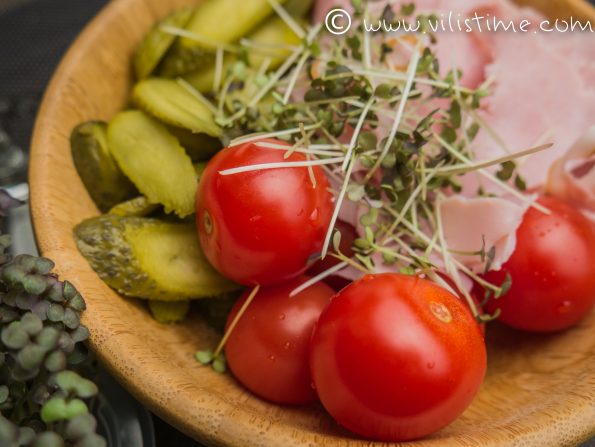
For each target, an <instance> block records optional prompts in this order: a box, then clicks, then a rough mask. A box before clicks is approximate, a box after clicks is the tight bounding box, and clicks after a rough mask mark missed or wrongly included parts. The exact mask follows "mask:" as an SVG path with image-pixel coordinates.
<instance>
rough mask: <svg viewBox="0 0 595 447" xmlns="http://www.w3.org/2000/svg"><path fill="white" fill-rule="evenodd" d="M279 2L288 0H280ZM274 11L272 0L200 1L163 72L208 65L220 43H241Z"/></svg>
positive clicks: (180, 72) (182, 71) (179, 72)
mask: <svg viewBox="0 0 595 447" xmlns="http://www.w3.org/2000/svg"><path fill="white" fill-rule="evenodd" d="M277 1H278V3H279V4H283V3H285V1H286V0H277ZM272 13H273V8H272V7H271V4H270V3H269V1H268V0H244V1H238V0H206V1H205V2H203V3H201V4H200V7H198V8H197V10H196V13H195V14H194V15H193V16H192V19H190V21H189V22H188V24H187V25H186V31H188V32H190V33H193V34H194V35H195V36H196V37H195V38H190V37H182V38H180V39H179V40H178V42H177V43H176V45H174V47H173V48H172V51H171V53H170V54H169V55H168V56H167V57H166V58H165V60H164V64H163V69H162V72H161V74H162V75H164V76H180V75H183V74H185V73H188V72H191V71H196V70H199V69H201V68H202V67H205V66H207V65H208V64H209V63H212V62H213V60H214V52H215V50H216V49H217V47H218V46H219V45H222V44H230V43H234V42H237V41H238V40H240V39H241V38H242V37H244V36H246V35H247V34H248V33H249V32H250V31H252V30H253V29H254V28H256V27H257V26H258V25H259V24H260V23H261V22H263V21H264V20H265V19H266V18H267V17H268V16H270V15H271V14H272Z"/></svg>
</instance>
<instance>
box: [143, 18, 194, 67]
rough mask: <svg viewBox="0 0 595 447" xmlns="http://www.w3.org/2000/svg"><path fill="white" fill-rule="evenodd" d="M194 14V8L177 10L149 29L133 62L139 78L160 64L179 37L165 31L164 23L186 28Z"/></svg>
mask: <svg viewBox="0 0 595 447" xmlns="http://www.w3.org/2000/svg"><path fill="white" fill-rule="evenodd" d="M192 14H194V9H193V8H186V9H181V10H179V11H175V12H174V13H172V14H171V15H169V16H168V17H166V18H165V19H163V20H161V21H159V22H157V23H156V24H155V26H153V28H152V29H151V31H149V32H148V33H147V34H146V36H145V38H144V39H143V41H142V42H141V43H140V45H139V46H138V47H137V49H136V52H135V53H134V57H133V60H132V63H133V65H134V72H135V74H136V78H137V79H143V78H146V77H147V76H149V75H151V73H153V71H154V70H155V69H156V68H157V66H158V65H159V62H160V61H161V59H163V57H164V56H165V54H166V53H167V50H169V49H170V47H171V46H172V45H173V44H174V42H175V41H176V39H177V37H176V36H175V35H173V34H171V33H167V32H164V31H163V30H162V29H161V27H162V26H163V25H169V26H174V27H176V28H184V27H185V26H186V25H187V24H188V22H189V21H190V19H191V18H192Z"/></svg>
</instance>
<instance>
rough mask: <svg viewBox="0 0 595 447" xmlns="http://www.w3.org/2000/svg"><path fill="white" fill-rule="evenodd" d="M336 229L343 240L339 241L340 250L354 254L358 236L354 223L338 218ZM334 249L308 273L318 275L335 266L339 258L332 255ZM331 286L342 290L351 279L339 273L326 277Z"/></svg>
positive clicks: (325, 280)
mask: <svg viewBox="0 0 595 447" xmlns="http://www.w3.org/2000/svg"><path fill="white" fill-rule="evenodd" d="M335 229H336V230H339V231H340V232H341V242H340V243H339V250H340V251H341V253H342V254H344V255H345V256H347V257H349V258H350V257H351V256H353V248H352V246H353V241H354V240H355V239H356V238H357V233H356V232H355V228H353V225H350V224H348V223H347V222H343V221H342V220H337V222H336V223H335ZM331 253H332V251H330V252H329V254H328V255H327V256H326V257H325V258H324V259H320V260H318V261H316V262H315V263H314V265H312V267H310V269H309V270H308V275H311V276H316V275H318V274H319V273H322V272H324V271H326V270H328V269H330V268H331V267H334V266H335V265H337V264H338V263H339V262H341V261H340V260H339V259H337V258H335V257H334V256H331ZM324 282H326V283H327V284H328V285H329V286H331V287H332V288H333V289H335V290H336V291H339V290H341V289H342V288H343V287H345V286H346V285H348V284H349V283H350V282H351V281H349V280H348V279H345V278H342V277H340V276H337V275H331V276H327V277H326V278H325V279H324Z"/></svg>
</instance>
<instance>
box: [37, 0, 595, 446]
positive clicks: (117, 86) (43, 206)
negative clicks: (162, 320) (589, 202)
mask: <svg viewBox="0 0 595 447" xmlns="http://www.w3.org/2000/svg"><path fill="white" fill-rule="evenodd" d="M568 1H569V2H570V3H569V4H572V5H577V4H579V3H578V2H577V1H576V0H568ZM189 3H192V1H191V0H167V1H165V0H117V1H113V2H111V3H110V4H109V5H108V6H107V7H106V8H105V9H104V10H103V12H101V14H99V15H98V16H97V18H95V20H93V22H92V23H91V24H90V25H89V26H88V27H87V28H86V29H85V30H84V32H83V33H82V34H81V36H80V37H79V38H78V40H77V41H76V42H75V44H74V45H73V46H72V48H71V49H70V51H69V52H68V54H67V55H66V57H65V58H64V60H63V61H62V63H61V65H60V67H59V68H58V70H57V72H56V74H55V75H54V78H53V80H52V82H51V84H50V86H49V88H48V91H47V93H46V95H45V99H44V102H43V105H42V107H41V110H40V112H39V116H38V119H37V125H36V128H35V134H34V139H33V146H32V152H31V171H30V183H31V207H32V213H33V219H34V225H35V231H36V235H37V240H38V243H39V247H40V249H41V252H42V253H43V255H44V256H47V257H49V258H52V259H53V260H54V261H55V262H56V270H57V272H58V273H59V274H60V275H62V276H63V277H65V278H68V279H69V280H70V281H72V282H73V283H74V284H75V285H76V286H77V287H78V289H79V290H80V291H81V292H82V294H83V295H84V296H85V299H86V300H87V305H88V309H87V311H86V312H85V314H84V323H85V324H86V325H87V326H88V327H89V329H90V331H91V339H90V344H91V348H92V349H93V350H94V351H95V352H96V354H97V356H98V357H99V359H100V360H101V362H102V363H103V364H104V365H105V366H106V367H107V368H108V369H109V370H110V372H111V373H113V374H114V375H115V377H116V378H117V379H118V380H119V381H120V382H121V383H122V384H124V386H125V387H126V388H127V389H128V390H129V391H130V392H131V393H132V394H134V396H136V397H137V398H138V399H139V400H141V401H142V402H143V403H144V404H146V405H147V406H148V407H149V408H150V409H151V410H152V411H154V412H155V413H157V414H158V415H159V416H160V417H162V418H164V419H165V420H166V421H168V422H170V423H171V424H173V425H174V426H176V427H177V428H179V429H180V430H182V431H183V432H185V433H187V434H189V435H190V436H192V437H194V438H195V439H197V440H200V441H203V442H205V443H207V444H215V445H229V446H241V447H249V446H284V447H285V446H292V445H300V446H317V445H326V446H344V447H347V446H368V445H371V443H369V442H367V441H362V440H359V439H357V438H355V437H354V436H352V435H351V434H349V433H347V432H346V431H344V430H342V429H341V428H340V427H338V426H337V425H336V424H335V423H334V422H333V421H332V420H331V418H330V417H329V416H328V415H326V414H325V412H324V411H323V409H322V407H321V406H320V405H312V406H308V407H301V408H285V407H280V406H276V405H271V404H268V403H266V402H264V401H262V400H259V399H257V398H255V397H254V396H252V395H250V394H249V393H247V392H246V391H245V390H244V389H243V388H242V387H240V386H238V384H237V383H236V382H235V381H234V380H233V378H232V377H231V376H230V375H221V374H217V373H215V372H213V371H212V370H211V369H210V368H206V367H202V366H201V365H199V364H198V363H197V362H196V361H195V360H194V353H195V352H196V351H197V350H198V349H204V348H206V347H212V346H213V345H214V343H215V342H216V341H217V338H218V337H217V334H215V333H214V332H213V331H212V330H211V329H210V328H209V327H207V326H206V325H205V324H204V323H203V322H202V321H201V319H200V317H199V316H192V317H191V318H190V319H189V320H188V321H186V322H185V323H184V324H182V325H177V326H171V327H170V326H163V325H160V324H158V323H156V322H155V321H154V320H153V319H152V318H151V317H150V316H149V314H148V313H147V311H146V310H145V308H144V307H143V306H141V305H140V304H139V303H137V302H136V301H134V300H129V299H123V298H122V297H120V296H118V295H117V294H116V293H115V292H114V291H112V290H111V289H110V288H109V287H107V286H106V285H105V284H104V283H103V282H102V281H101V280H100V279H99V278H98V277H97V275H96V274H95V273H94V272H93V271H92V270H91V268H90V267H89V265H88V264H87V262H86V261H85V259H84V258H83V257H82V256H81V255H80V254H79V252H78V250H77V248H76V246H75V243H74V240H73V236H72V228H73V227H74V225H75V224H77V223H79V222H80V221H82V220H83V219H86V218H88V217H92V216H95V215H97V214H98V211H97V209H96V207H95V206H94V204H93V202H92V201H91V199H90V198H89V195H88V194H87V192H86V191H85V188H84V186H83V184H82V183H81V181H80V179H79V177H78V176H77V174H76V172H75V169H74V166H73V163H72V159H71V157H70V149H69V143H68V138H69V134H70V131H71V129H72V128H73V126H74V125H76V124H77V123H79V122H81V121H84V120H89V119H105V120H107V119H109V118H110V117H112V116H113V115H114V114H115V113H116V112H117V111H118V110H119V109H121V108H122V107H123V106H124V104H125V103H126V100H127V97H128V92H129V89H130V86H131V82H132V77H131V70H130V56H131V53H132V51H133V49H134V48H135V46H136V45H137V43H138V42H139V40H140V39H141V37H142V36H143V34H144V33H145V32H146V31H147V30H148V29H149V27H150V26H151V25H152V24H153V23H154V22H155V20H157V19H158V18H161V17H163V16H164V15H165V14H167V13H168V12H169V11H171V10H173V9H175V8H179V7H181V6H183V5H185V4H189ZM537 3H541V4H545V5H546V6H548V5H550V6H551V5H553V4H554V3H556V4H558V5H559V2H552V1H547V2H544V1H541V2H540V1H537ZM581 8H583V10H582V11H583V12H582V15H581V16H582V17H585V15H584V14H587V16H588V15H590V16H591V17H595V14H594V13H593V10H591V9H589V8H587V7H586V6H585V5H584V4H581ZM557 11H558V12H559V10H557ZM554 13H557V12H555V11H554V12H552V11H550V14H554ZM489 332H490V333H491V334H490V335H491V337H490V338H491V341H490V343H489V373H488V376H487V378H486V381H485V383H484V385H483V387H482V389H481V392H480V394H479V395H478V396H477V398H476V399H475V401H474V402H473V404H472V405H471V407H470V408H469V409H468V410H467V411H466V412H465V413H464V414H463V415H462V416H461V417H460V418H459V419H458V420H457V421H455V422H454V423H453V424H451V425H450V426H448V427H447V428H445V429H444V430H442V431H440V432H439V433H436V434H434V435H433V436H431V437H429V438H427V439H424V440H422V441H419V442H415V443H411V444H408V445H414V446H438V445H440V446H510V445H513V444H514V445H523V446H529V445H533V446H552V447H554V446H556V447H557V446H561V445H572V444H577V443H579V442H580V441H582V440H585V439H587V438H589V437H590V436H593V435H595V361H594V360H593V359H595V336H593V334H594V332H595V312H594V313H592V314H591V315H590V317H589V318H587V319H586V320H585V321H583V322H582V323H581V324H580V325H579V326H577V327H576V328H574V329H572V330H570V331H567V332H565V333H563V334H559V335H551V336H531V335H525V334H522V335H521V334H520V333H516V332H513V331H510V330H506V329H503V328H498V327H495V328H493V330H491V331H489Z"/></svg>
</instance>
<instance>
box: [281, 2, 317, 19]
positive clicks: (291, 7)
mask: <svg viewBox="0 0 595 447" xmlns="http://www.w3.org/2000/svg"><path fill="white" fill-rule="evenodd" d="M313 3H314V0H287V3H285V5H283V7H284V8H285V10H286V11H287V12H288V13H289V14H291V15H292V16H293V17H296V18H305V17H306V16H307V15H308V13H309V12H310V10H311V9H312V4H313Z"/></svg>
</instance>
